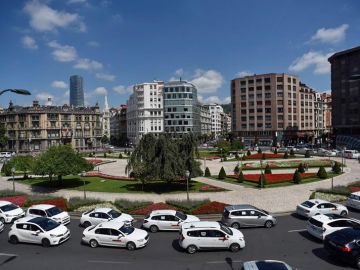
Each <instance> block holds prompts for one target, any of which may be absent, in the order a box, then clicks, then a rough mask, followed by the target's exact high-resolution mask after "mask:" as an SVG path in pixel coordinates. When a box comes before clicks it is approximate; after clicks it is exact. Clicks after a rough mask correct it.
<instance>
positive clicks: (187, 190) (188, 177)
mask: <svg viewBox="0 0 360 270" xmlns="http://www.w3.org/2000/svg"><path fill="white" fill-rule="evenodd" d="M185 175H186V200H187V201H189V180H190V172H189V171H186V172H185Z"/></svg>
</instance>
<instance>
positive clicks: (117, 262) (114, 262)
mask: <svg viewBox="0 0 360 270" xmlns="http://www.w3.org/2000/svg"><path fill="white" fill-rule="evenodd" d="M88 262H89V263H109V264H128V263H130V262H121V261H100V260H99V261H97V260H90V261H88Z"/></svg>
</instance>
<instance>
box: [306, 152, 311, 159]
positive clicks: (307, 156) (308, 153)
mask: <svg viewBox="0 0 360 270" xmlns="http://www.w3.org/2000/svg"><path fill="white" fill-rule="evenodd" d="M305 157H306V158H310V157H311V155H310V150H306V152H305Z"/></svg>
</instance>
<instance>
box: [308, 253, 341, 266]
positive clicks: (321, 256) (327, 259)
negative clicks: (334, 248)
mask: <svg viewBox="0 0 360 270" xmlns="http://www.w3.org/2000/svg"><path fill="white" fill-rule="evenodd" d="M312 253H313V254H314V255H315V256H316V257H318V258H319V259H321V260H323V261H325V262H327V263H329V264H332V265H336V266H339V267H347V265H345V264H344V263H342V262H340V261H338V260H334V259H333V257H331V256H330V255H329V253H328V252H327V251H326V250H325V249H324V248H315V249H313V250H312Z"/></svg>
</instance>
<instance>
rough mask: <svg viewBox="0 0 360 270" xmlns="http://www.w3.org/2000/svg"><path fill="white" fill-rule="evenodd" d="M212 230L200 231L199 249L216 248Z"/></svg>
mask: <svg viewBox="0 0 360 270" xmlns="http://www.w3.org/2000/svg"><path fill="white" fill-rule="evenodd" d="M210 231H211V230H199V242H198V243H199V247H200V248H202V249H210V248H212V247H213V246H214V239H212V237H211V235H210V234H211V232H210Z"/></svg>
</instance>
